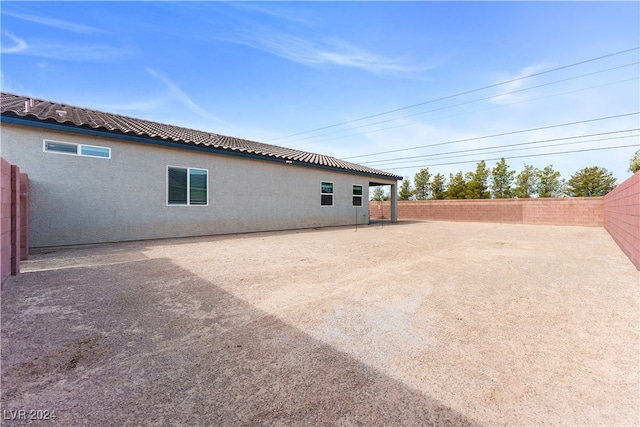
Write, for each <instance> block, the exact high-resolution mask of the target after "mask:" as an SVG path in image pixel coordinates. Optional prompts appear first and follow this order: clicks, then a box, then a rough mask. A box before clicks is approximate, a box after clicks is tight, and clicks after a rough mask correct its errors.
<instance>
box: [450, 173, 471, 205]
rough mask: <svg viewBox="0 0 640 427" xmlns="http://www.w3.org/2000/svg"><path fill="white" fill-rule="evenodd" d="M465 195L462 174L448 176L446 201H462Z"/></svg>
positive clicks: (465, 190)
mask: <svg viewBox="0 0 640 427" xmlns="http://www.w3.org/2000/svg"><path fill="white" fill-rule="evenodd" d="M466 194H467V181H465V179H464V176H463V175H462V172H458V173H457V174H455V175H454V174H452V173H450V174H449V185H448V186H447V196H446V198H447V199H464V198H465V197H466Z"/></svg>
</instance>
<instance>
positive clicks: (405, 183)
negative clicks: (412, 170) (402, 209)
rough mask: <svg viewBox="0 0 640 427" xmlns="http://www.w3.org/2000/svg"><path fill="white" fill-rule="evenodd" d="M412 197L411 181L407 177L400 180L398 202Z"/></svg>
mask: <svg viewBox="0 0 640 427" xmlns="http://www.w3.org/2000/svg"><path fill="white" fill-rule="evenodd" d="M411 196H413V189H412V188H411V181H409V178H408V177H405V178H404V179H403V180H402V185H401V186H400V191H398V200H409V199H410V198H411Z"/></svg>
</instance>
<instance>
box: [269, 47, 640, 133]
mask: <svg viewBox="0 0 640 427" xmlns="http://www.w3.org/2000/svg"><path fill="white" fill-rule="evenodd" d="M638 49H640V47H638V46H636V47H633V48H631V49H625V50H621V51H618V52H613V53H610V54H607V55H602V56H598V57H596V58H590V59H587V60H584V61H580V62H575V63H573V64H569V65H564V66H562V67H557V68H552V69H550V70H546V71H540V72H537V73H533V74H528V75H526V76H522V77H518V78H515V79H511V80H506V81H503V82H500V83H495V84H492V85H488V86H483V87H480V88H477V89H472V90H468V91H465V92H459V93H456V94H453V95H448V96H444V97H441V98H437V99H432V100H429V101H424V102H420V103H418V104H413V105H409V106H406V107H401V108H396V109H394V110H389V111H384V112H382V113H377V114H372V115H369V116H365V117H360V118H358V119H353V120H348V121H345V122H341V123H336V124H333V125H328V126H322V127H319V128H315V129H311V130H307V131H303V132H297V133H293V134H289V135H284V136H280V137H277V138H272V139H268V140H266V141H265V142H271V141H277V140H280V139H285V138H290V137H292V136H298V135H304V134H307V133H312V132H316V131H319V130H324V129H329V128H333V127H337V126H342V125H346V124H349V123H354V122H358V121H361V120H366V119H371V118H373V117H379V116H383V115H385V114H390V113H395V112H398V111H403V110H408V109H410V108H415V107H419V106H421V105H426V104H430V103H433V102H438V101H443V100H445V99H451V98H455V97H458V96H462V95H468V94H470V93H474V92H480V91H482V90H486V89H491V88H494V87H498V86H502V85H504V84H508V83H513V82H517V81H520V80H525V79H529V78H531V77H536V76H540V75H543V74H548V73H551V72H554V71H559V70H563V69H566V68H570V67H575V66H578V65H582V64H586V63H589V62H594V61H598V60H601V59H604V58H609V57H612V56H616V55H621V54H623V53H628V52H632V51H634V50H638Z"/></svg>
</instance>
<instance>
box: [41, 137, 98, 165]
mask: <svg viewBox="0 0 640 427" xmlns="http://www.w3.org/2000/svg"><path fill="white" fill-rule="evenodd" d="M47 143H53V144H59V145H67V146H70V147H71V146H74V147H75V148H76V152H75V153H71V152H64V151H55V150H49V149H48V148H47ZM83 147H87V148H99V149H102V150H107V153H108V155H107V156H94V155H91V154H83V153H82V148H83ZM42 151H43V152H45V153H53V154H63V155H67V156H77V157H90V158H92V159H104V160H111V147H103V146H101V145H91V144H80V143H77V142H68V141H56V140H54V139H43V140H42Z"/></svg>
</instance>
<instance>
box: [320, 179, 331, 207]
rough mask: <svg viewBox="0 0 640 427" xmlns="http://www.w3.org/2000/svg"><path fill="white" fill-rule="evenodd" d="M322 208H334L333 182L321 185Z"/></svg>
mask: <svg viewBox="0 0 640 427" xmlns="http://www.w3.org/2000/svg"><path fill="white" fill-rule="evenodd" d="M320 206H333V182H324V181H323V182H322V183H321V184H320Z"/></svg>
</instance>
